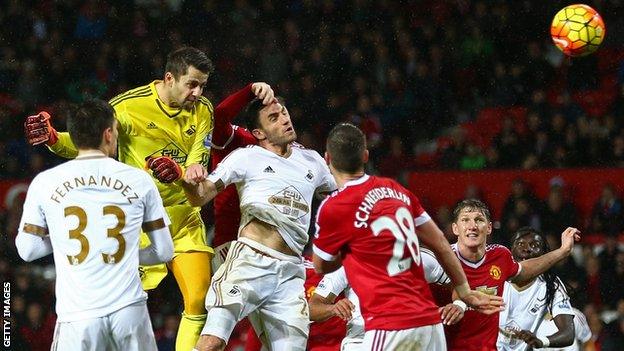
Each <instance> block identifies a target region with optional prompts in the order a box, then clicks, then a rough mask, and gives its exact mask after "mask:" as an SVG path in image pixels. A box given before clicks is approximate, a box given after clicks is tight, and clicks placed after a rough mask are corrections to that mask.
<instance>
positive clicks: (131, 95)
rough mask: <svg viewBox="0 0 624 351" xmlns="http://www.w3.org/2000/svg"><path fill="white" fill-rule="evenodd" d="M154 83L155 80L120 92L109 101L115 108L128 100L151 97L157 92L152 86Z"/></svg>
mask: <svg viewBox="0 0 624 351" xmlns="http://www.w3.org/2000/svg"><path fill="white" fill-rule="evenodd" d="M152 84H153V82H152V83H150V84H147V85H142V86H140V87H136V88H134V89H130V90H128V91H126V92H123V93H121V94H118V95H117V96H115V97H113V98H112V99H110V100H109V101H108V103H109V104H111V106H113V108H118V107H119V106H123V105H125V104H127V103H128V102H134V101H136V100H137V99H145V98H147V99H150V98H151V97H152V96H153V95H155V94H156V93H155V89H154V88H153V87H152Z"/></svg>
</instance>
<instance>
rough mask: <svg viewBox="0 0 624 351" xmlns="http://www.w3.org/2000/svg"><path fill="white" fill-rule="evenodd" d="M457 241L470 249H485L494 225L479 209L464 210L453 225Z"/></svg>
mask: <svg viewBox="0 0 624 351" xmlns="http://www.w3.org/2000/svg"><path fill="white" fill-rule="evenodd" d="M453 233H454V234H455V235H457V240H458V242H459V243H461V244H462V245H464V246H466V247H468V248H475V247H479V246H483V247H485V243H486V240H487V236H488V235H490V233H492V223H491V222H490V221H488V219H487V217H485V215H484V214H483V212H481V211H480V210H478V209H473V208H464V209H462V210H461V211H460V212H459V216H458V218H457V221H455V222H454V223H453Z"/></svg>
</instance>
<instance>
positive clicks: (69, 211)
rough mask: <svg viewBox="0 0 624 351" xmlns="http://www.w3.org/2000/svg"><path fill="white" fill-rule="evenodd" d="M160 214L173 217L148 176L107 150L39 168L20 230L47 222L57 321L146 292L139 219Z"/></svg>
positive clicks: (98, 313)
mask: <svg viewBox="0 0 624 351" xmlns="http://www.w3.org/2000/svg"><path fill="white" fill-rule="evenodd" d="M160 220H164V222H165V224H166V225H169V224H170V222H169V218H168V217H167V215H166V212H165V210H164V208H163V205H162V199H161V198H160V195H159V194H158V190H157V189H156V186H155V184H154V182H153V181H152V179H151V177H150V176H149V175H148V174H147V173H146V172H144V171H142V170H139V169H136V168H133V167H130V166H127V165H125V164H123V163H120V162H117V161H115V160H113V159H111V158H108V157H104V156H88V157H82V158H76V159H75V160H72V161H68V162H66V163H63V164H61V165H59V166H57V167H54V168H52V169H49V170H46V171H44V172H41V173H40V174H39V175H37V176H36V177H35V178H34V179H33V181H32V182H31V184H30V187H29V189H28V194H27V196H26V201H25V202H24V212H23V215H22V220H21V223H20V230H22V228H25V227H24V226H25V225H26V226H28V225H35V226H38V227H42V228H47V229H48V233H49V235H50V241H51V244H52V249H53V255H54V262H55V268H56V296H57V300H56V312H57V314H58V321H59V322H71V321H76V320H81V319H88V318H97V317H102V316H105V315H108V314H110V313H112V312H114V311H117V310H119V309H121V308H123V307H125V306H128V305H130V304H133V303H136V302H137V301H142V300H145V299H147V294H146V293H145V292H144V291H143V289H142V287H141V280H140V278H139V271H138V268H139V234H140V232H141V226H142V225H143V223H150V222H153V223H156V222H158V221H160ZM24 231H25V232H26V233H28V232H29V231H28V230H24Z"/></svg>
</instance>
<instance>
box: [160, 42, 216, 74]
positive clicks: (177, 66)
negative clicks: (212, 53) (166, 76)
mask: <svg viewBox="0 0 624 351" xmlns="http://www.w3.org/2000/svg"><path fill="white" fill-rule="evenodd" d="M190 66H193V67H195V68H197V69H198V70H199V71H201V72H203V73H206V74H211V73H212V72H213V71H214V65H213V64H212V61H210V59H209V58H208V56H207V55H206V53H205V52H203V51H201V50H199V49H196V48H194V47H190V46H183V47H181V48H179V49H177V50H174V51H172V52H170V53H169V55H167V64H166V65H165V72H171V74H173V77H174V78H176V79H177V78H179V77H180V76H182V75H184V74H186V72H187V71H188V68H189V67H190Z"/></svg>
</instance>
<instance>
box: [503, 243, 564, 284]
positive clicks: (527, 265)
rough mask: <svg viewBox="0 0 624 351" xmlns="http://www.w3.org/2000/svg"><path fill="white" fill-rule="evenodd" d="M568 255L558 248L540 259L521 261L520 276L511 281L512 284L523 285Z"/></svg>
mask: <svg viewBox="0 0 624 351" xmlns="http://www.w3.org/2000/svg"><path fill="white" fill-rule="evenodd" d="M568 255H569V252H565V251H564V250H563V249H561V248H559V249H557V250H554V251H551V252H549V253H547V254H545V255H542V256H540V257H536V258H531V259H528V260H525V261H522V262H521V263H520V265H521V266H522V270H521V271H520V274H518V275H517V276H516V277H515V278H514V279H513V282H514V283H516V284H518V285H520V286H522V285H525V284H527V283H529V282H530V281H531V280H533V279H534V278H535V277H537V276H539V275H540V274H542V273H544V272H546V271H547V270H548V269H549V268H550V267H552V266H554V265H555V264H556V263H557V262H559V261H561V260H562V259H564V258H565V257H567V256H568Z"/></svg>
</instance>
